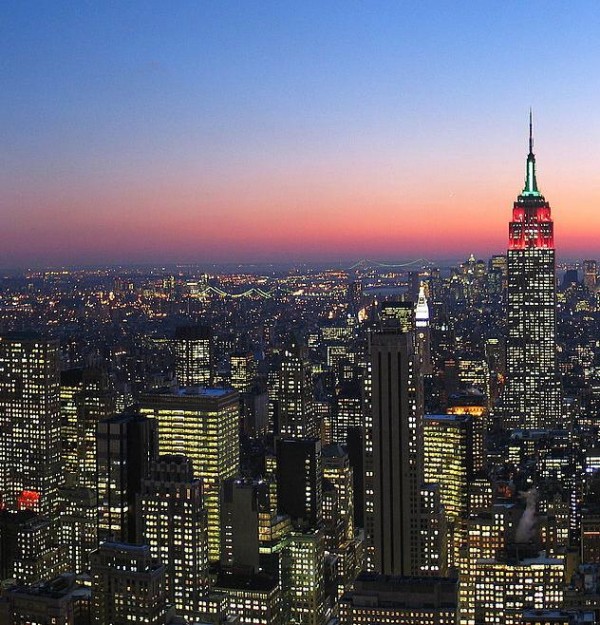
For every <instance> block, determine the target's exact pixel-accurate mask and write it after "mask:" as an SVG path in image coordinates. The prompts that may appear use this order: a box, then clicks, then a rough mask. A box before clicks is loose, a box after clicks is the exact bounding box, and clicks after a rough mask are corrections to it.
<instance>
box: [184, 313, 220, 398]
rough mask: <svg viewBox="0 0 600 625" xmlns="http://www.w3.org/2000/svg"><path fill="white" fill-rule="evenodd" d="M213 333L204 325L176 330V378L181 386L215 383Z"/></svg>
mask: <svg viewBox="0 0 600 625" xmlns="http://www.w3.org/2000/svg"><path fill="white" fill-rule="evenodd" d="M213 351H214V346H213V331H212V328H210V327H208V326H204V325H195V326H179V327H177V328H176V330H175V376H176V378H177V383H178V384H179V386H211V385H212V383H213Z"/></svg>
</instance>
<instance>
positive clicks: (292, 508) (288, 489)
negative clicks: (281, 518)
mask: <svg viewBox="0 0 600 625" xmlns="http://www.w3.org/2000/svg"><path fill="white" fill-rule="evenodd" d="M276 452H277V501H278V507H279V512H280V513H281V514H287V515H289V516H290V518H291V519H292V522H293V523H294V525H295V526H296V527H297V528H300V529H304V528H314V527H316V526H317V525H318V524H319V522H320V521H321V515H322V495H323V493H322V480H323V466H322V462H321V441H320V440H319V439H303V440H300V439H279V440H278V441H277V443H276Z"/></svg>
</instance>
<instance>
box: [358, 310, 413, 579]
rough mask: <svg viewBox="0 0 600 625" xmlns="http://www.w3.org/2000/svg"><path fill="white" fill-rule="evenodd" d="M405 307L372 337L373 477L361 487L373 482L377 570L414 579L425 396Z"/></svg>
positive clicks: (371, 527) (370, 470)
mask: <svg viewBox="0 0 600 625" xmlns="http://www.w3.org/2000/svg"><path fill="white" fill-rule="evenodd" d="M408 306H409V308H408V309H407V310H406V311H405V313H407V314H398V315H388V316H387V318H385V317H384V318H383V320H382V325H381V328H380V329H379V330H378V331H376V332H374V333H373V334H372V336H371V350H370V351H371V363H372V392H371V402H372V434H370V436H372V450H373V451H372V459H369V458H368V456H367V455H366V456H365V463H366V466H365V471H366V475H367V476H369V473H371V475H372V478H371V479H370V480H367V484H366V485H365V488H366V492H368V486H369V482H371V484H372V491H373V492H372V510H370V507H369V506H368V505H367V504H368V500H367V496H366V495H365V505H367V507H366V513H367V515H372V519H371V520H370V522H369V523H366V525H367V531H368V532H369V530H371V531H372V532H373V535H372V537H370V536H368V535H367V541H368V542H367V544H368V543H369V541H372V544H373V546H374V568H375V570H377V571H378V572H380V573H383V574H386V575H417V574H419V569H420V542H419V529H418V527H419V516H420V490H419V489H420V487H421V483H422V481H423V480H422V463H421V448H422V432H421V428H422V425H421V419H422V417H423V392H422V384H421V379H420V378H419V377H418V376H417V356H416V354H415V348H414V345H415V332H414V316H413V317H412V318H411V316H410V315H409V314H408V313H409V311H412V310H413V307H412V304H409V305H408ZM399 312H401V310H400V309H399ZM368 446H369V442H368V441H367V449H368ZM369 464H370V465H371V466H369Z"/></svg>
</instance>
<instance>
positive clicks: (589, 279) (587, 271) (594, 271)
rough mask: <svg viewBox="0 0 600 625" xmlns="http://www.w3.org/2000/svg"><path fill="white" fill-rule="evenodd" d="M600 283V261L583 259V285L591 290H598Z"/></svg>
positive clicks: (592, 291) (593, 291)
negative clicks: (599, 278) (599, 283)
mask: <svg viewBox="0 0 600 625" xmlns="http://www.w3.org/2000/svg"><path fill="white" fill-rule="evenodd" d="M597 284H598V263H597V262H596V261H595V260H584V261H583V286H585V288H586V289H587V290H588V291H589V292H590V293H595V292H596V286H597Z"/></svg>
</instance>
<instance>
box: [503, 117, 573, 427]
mask: <svg viewBox="0 0 600 625" xmlns="http://www.w3.org/2000/svg"><path fill="white" fill-rule="evenodd" d="M553 226H554V224H553V223H552V217H551V213H550V204H549V203H548V202H546V200H545V198H544V196H543V195H542V194H541V193H540V192H539V190H538V187H537V180H536V176H535V156H534V154H533V135H532V125H531V115H530V118H529V154H528V156H527V173H526V177H525V188H524V189H523V191H522V192H521V195H519V197H518V198H517V201H516V202H515V203H514V207H513V215H512V221H511V222H510V225H509V242H508V291H507V328H508V333H507V334H508V335H507V345H506V367H507V389H506V393H505V397H504V418H505V425H506V426H507V427H509V428H527V429H548V428H552V427H556V426H557V425H558V424H559V420H560V413H561V404H560V386H559V382H558V377H557V369H556V334H555V329H556V276H555V259H554V228H553Z"/></svg>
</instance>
